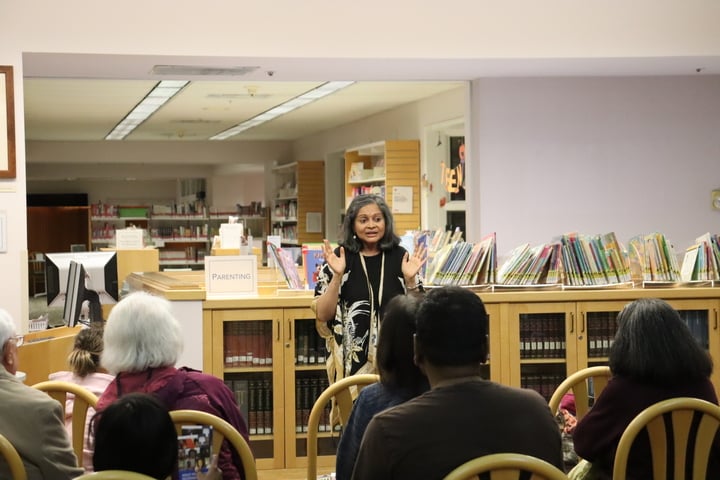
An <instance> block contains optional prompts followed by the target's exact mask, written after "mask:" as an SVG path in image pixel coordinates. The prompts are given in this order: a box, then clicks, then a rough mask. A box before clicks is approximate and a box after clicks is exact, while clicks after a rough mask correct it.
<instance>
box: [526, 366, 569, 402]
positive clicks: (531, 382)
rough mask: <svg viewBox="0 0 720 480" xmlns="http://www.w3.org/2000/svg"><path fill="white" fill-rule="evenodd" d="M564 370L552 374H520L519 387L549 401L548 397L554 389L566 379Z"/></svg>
mask: <svg viewBox="0 0 720 480" xmlns="http://www.w3.org/2000/svg"><path fill="white" fill-rule="evenodd" d="M566 376H567V375H566V374H565V371H564V370H557V371H554V372H532V373H521V374H520V387H522V388H528V389H531V390H535V391H536V392H538V393H539V394H540V395H542V396H543V397H544V398H545V400H546V401H550V397H552V394H553V393H554V392H555V389H556V388H557V387H558V385H560V384H561V383H562V381H563V380H565V378H566Z"/></svg>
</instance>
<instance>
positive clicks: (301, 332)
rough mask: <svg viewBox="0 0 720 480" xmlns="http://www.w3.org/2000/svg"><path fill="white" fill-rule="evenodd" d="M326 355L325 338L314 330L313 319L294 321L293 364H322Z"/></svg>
mask: <svg viewBox="0 0 720 480" xmlns="http://www.w3.org/2000/svg"><path fill="white" fill-rule="evenodd" d="M327 357H328V351H327V347H326V345H325V339H324V338H322V337H321V336H320V335H318V333H317V330H315V321H314V320H311V321H302V322H296V323H295V365H316V364H320V365H322V364H324V363H325V361H326V360H327Z"/></svg>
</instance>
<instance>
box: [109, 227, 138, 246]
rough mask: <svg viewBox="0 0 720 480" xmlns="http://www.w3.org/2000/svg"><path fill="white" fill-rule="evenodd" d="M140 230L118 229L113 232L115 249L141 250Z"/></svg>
mask: <svg viewBox="0 0 720 480" xmlns="http://www.w3.org/2000/svg"><path fill="white" fill-rule="evenodd" d="M143 232H144V230H143V229H142V228H119V229H117V230H115V248H116V249H118V250H136V249H142V248H143V247H144V245H143Z"/></svg>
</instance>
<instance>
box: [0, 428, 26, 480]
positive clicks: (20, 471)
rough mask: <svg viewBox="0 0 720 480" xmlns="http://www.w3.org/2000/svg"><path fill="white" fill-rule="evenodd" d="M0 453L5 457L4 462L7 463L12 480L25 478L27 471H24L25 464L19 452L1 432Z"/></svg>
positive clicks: (24, 479) (23, 479)
mask: <svg viewBox="0 0 720 480" xmlns="http://www.w3.org/2000/svg"><path fill="white" fill-rule="evenodd" d="M0 455H2V456H3V457H4V458H5V462H6V463H7V464H8V468H9V469H10V475H12V480H27V471H25V464H24V463H23V461H22V458H20V454H19V453H18V452H17V450H15V447H14V446H13V444H12V443H10V440H8V439H7V438H5V436H4V435H2V434H0Z"/></svg>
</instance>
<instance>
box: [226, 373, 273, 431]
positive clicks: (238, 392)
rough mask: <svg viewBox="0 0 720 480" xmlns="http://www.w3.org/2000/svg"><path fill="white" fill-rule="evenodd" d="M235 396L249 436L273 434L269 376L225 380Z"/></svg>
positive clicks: (271, 396)
mask: <svg viewBox="0 0 720 480" xmlns="http://www.w3.org/2000/svg"><path fill="white" fill-rule="evenodd" d="M225 385H227V386H228V388H230V390H232V392H233V393H234V394H235V401H236V402H237V405H238V407H239V408H240V411H241V412H242V414H243V418H245V420H246V422H247V424H248V433H249V434H250V435H269V434H272V432H273V394H272V381H271V378H270V375H269V374H268V375H266V376H258V377H251V378H247V379H246V378H242V379H234V380H227V379H226V380H225Z"/></svg>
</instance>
